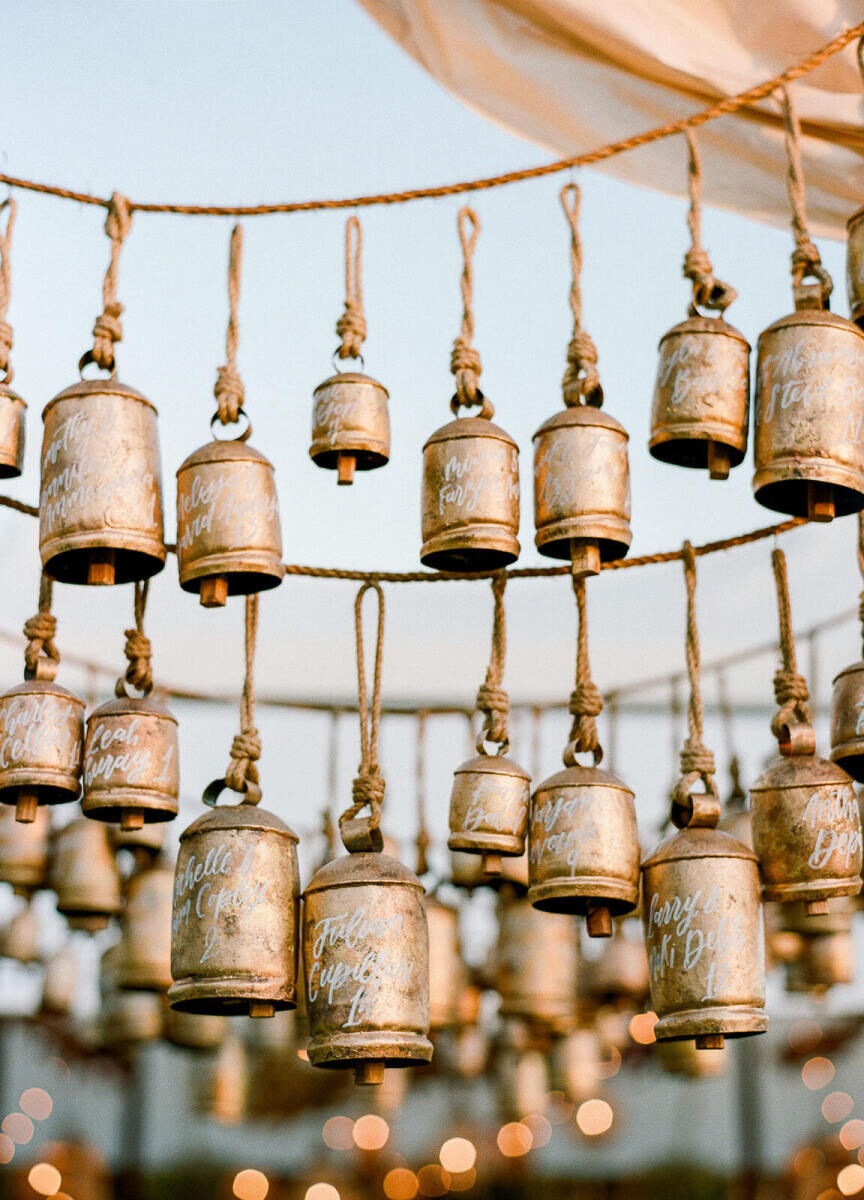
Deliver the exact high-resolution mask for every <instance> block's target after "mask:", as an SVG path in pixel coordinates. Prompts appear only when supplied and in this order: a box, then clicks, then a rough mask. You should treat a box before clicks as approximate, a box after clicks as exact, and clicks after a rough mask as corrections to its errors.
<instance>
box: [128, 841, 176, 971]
mask: <svg viewBox="0 0 864 1200" xmlns="http://www.w3.org/2000/svg"><path fill="white" fill-rule="evenodd" d="M173 892H174V872H173V871H172V870H171V868H170V867H164V866H159V865H158V864H157V865H155V866H152V867H145V868H144V870H142V871H136V872H135V874H134V875H133V876H132V878H131V879H130V880H129V886H128V889H127V892H126V903H125V905H124V908H123V916H122V919H121V922H120V930H121V945H122V947H123V953H122V955H121V957H120V959H119V962H118V964H117V976H116V982H117V986H118V987H120V988H134V989H136V990H138V991H143V992H166V991H167V990H168V988H169V987H170V986H171V982H172V979H171V901H172V896H173Z"/></svg>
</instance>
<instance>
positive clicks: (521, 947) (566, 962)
mask: <svg viewBox="0 0 864 1200" xmlns="http://www.w3.org/2000/svg"><path fill="white" fill-rule="evenodd" d="M496 966H497V990H498V992H499V993H500V996H501V1014H502V1016H508V1017H522V1018H524V1019H525V1020H526V1021H530V1022H532V1023H533V1024H537V1025H540V1026H543V1027H545V1028H547V1029H549V1030H551V1031H552V1032H558V1033H566V1032H567V1031H568V1030H569V1029H570V1028H571V1027H572V1025H573V1022H574V1019H575V1015H576V992H577V981H578V971H579V929H578V926H577V924H576V922H575V921H574V919H573V917H572V916H570V915H569V913H544V912H540V910H539V909H537V908H535V907H534V906H533V905H532V904H531V902H530V900H523V899H516V900H513V899H509V898H504V897H502V900H501V902H500V903H499V908H498V946H497V951H496Z"/></svg>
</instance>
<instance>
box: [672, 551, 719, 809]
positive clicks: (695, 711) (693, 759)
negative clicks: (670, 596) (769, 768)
mask: <svg viewBox="0 0 864 1200" xmlns="http://www.w3.org/2000/svg"><path fill="white" fill-rule="evenodd" d="M683 562H684V583H685V586H686V588H687V639H686V655H687V678H688V681H689V683H690V698H689V701H688V703H687V737H686V738H685V740H684V745H683V746H682V747H681V754H680V756H679V763H680V767H681V778H680V779H679V780H678V783H677V784H676V786H675V791H674V793H673V805H674V804H675V803H676V802H677V804H678V805H680V806H684V807H686V806H687V805H688V804H689V802H690V799H691V796H692V790H693V788H694V786H695V785H696V784H697V783H699V782H700V780H701V782H702V784H703V786H704V789H705V794H706V796H716V795H717V784H716V782H715V780H714V771H715V766H714V755H713V754H712V753H711V751H710V750H709V749H708V747H707V746H706V745H705V729H704V726H705V715H704V710H703V707H702V678H701V674H702V663H701V655H700V651H699V627H698V625H697V623H696V555H695V554H694V553H693V547H692V546H691V544H690V543H689V542H685V543H684V546H683Z"/></svg>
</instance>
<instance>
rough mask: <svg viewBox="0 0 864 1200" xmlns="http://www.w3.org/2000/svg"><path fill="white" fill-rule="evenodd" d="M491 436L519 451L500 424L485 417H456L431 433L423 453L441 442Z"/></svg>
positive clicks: (424, 445) (492, 438) (494, 439)
mask: <svg viewBox="0 0 864 1200" xmlns="http://www.w3.org/2000/svg"><path fill="white" fill-rule="evenodd" d="M478 437H482V438H490V439H491V440H492V441H496V442H504V443H506V444H507V445H508V446H512V448H513V449H514V450H515V451H516V452H517V454H518V452H519V446H518V445H517V443H516V442H515V441H514V439H513V438H512V437H511V436H510V434H509V433H508V432H507V431H506V429H502V428H501V426H500V425H496V424H495V423H494V421H487V420H486V418H485V417H456V418H455V419H454V420H452V421H448V422H447V424H446V425H441V426H440V428H438V429H436V430H435V432H434V433H430V434H429V436H428V438H427V439H426V441H425V442H424V443H423V453H424V454H425V453H426V451H427V449H428V448H429V447H430V446H436V445H438V444H439V443H440V442H455V441H459V440H460V439H462V438H478Z"/></svg>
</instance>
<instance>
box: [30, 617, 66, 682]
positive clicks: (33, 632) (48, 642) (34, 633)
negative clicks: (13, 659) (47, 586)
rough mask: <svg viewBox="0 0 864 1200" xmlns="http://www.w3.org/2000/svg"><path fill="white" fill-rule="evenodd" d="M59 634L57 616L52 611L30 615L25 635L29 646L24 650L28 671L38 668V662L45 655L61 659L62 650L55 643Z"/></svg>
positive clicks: (57, 659) (54, 659)
mask: <svg viewBox="0 0 864 1200" xmlns="http://www.w3.org/2000/svg"><path fill="white" fill-rule="evenodd" d="M56 634H57V618H56V617H55V616H54V614H53V613H50V612H38V613H36V614H35V615H34V616H32V617H28V618H27V620H26V621H25V622H24V636H25V638H27V646H26V648H25V650H24V666H25V668H26V670H27V671H28V672H33V671H35V670H36V664H37V663H38V661H39V659H40V658H41V657H42V655H44V656H45V657H46V658H50V659H53V661H54V662H59V661H60V651H59V650H58V649H57V647H56V646H55V645H54V638H55V636H56Z"/></svg>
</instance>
